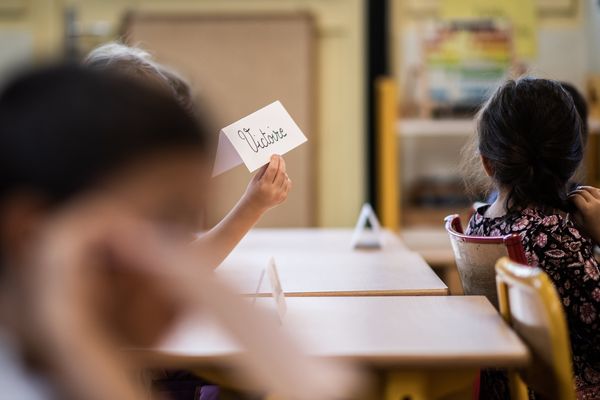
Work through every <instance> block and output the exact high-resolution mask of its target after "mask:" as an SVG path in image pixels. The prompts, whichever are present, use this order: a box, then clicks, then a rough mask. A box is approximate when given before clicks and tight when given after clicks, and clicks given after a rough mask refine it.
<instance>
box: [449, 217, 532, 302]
mask: <svg viewBox="0 0 600 400" xmlns="http://www.w3.org/2000/svg"><path fill="white" fill-rule="evenodd" d="M445 222H446V231H447V232H448V236H449V237H450V242H451V243H452V250H453V251H454V259H455V261H456V267H457V269H458V274H459V276H460V281H461V283H462V286H463V290H464V293H465V294H466V295H479V296H485V297H487V298H488V300H489V301H490V302H491V303H492V304H493V305H494V307H496V309H497V308H498V295H497V293H496V273H495V272H494V265H495V264H496V261H498V259H499V258H500V257H504V256H508V257H510V258H511V259H512V260H514V261H517V262H520V263H523V264H526V263H527V258H526V257H525V252H524V250H523V245H522V244H521V238H520V237H519V235H517V234H512V235H507V236H499V237H483V236H468V235H465V234H464V233H463V228H462V224H461V223H460V216H458V215H456V214H455V215H449V216H448V217H446V219H445Z"/></svg>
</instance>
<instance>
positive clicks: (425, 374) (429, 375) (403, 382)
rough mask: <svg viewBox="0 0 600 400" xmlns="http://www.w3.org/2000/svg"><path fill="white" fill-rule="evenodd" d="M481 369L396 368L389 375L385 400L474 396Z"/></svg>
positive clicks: (469, 397) (430, 399)
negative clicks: (412, 369)
mask: <svg viewBox="0 0 600 400" xmlns="http://www.w3.org/2000/svg"><path fill="white" fill-rule="evenodd" d="M477 373H478V370H474V369H465V370H452V371H442V370H440V371H396V372H390V373H388V374H387V379H386V387H385V397H384V398H385V400H458V399H460V400H463V399H472V396H473V383H474V382H475V380H476V378H477V376H478V374H477Z"/></svg>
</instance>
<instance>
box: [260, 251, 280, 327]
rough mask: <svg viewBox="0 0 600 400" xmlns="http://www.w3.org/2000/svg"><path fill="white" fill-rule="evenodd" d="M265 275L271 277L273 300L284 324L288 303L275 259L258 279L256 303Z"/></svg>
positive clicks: (272, 259)
mask: <svg viewBox="0 0 600 400" xmlns="http://www.w3.org/2000/svg"><path fill="white" fill-rule="evenodd" d="M265 274H266V275H268V276H269V283H270V284H271V293H272V295H273V300H274V301H275V307H276V308H277V315H278V317H279V322H281V323H282V324H283V317H285V314H286V312H287V303H286V302H285V294H284V292H283V286H281V280H280V279H279V272H278V271H277V265H276V263H275V259H274V258H273V257H271V258H270V259H269V263H268V264H267V267H266V268H265V269H263V270H262V271H261V273H260V277H259V278H258V284H257V285H256V293H255V294H254V302H256V299H257V298H258V296H259V294H260V289H261V288H262V284H263V280H264V277H265Z"/></svg>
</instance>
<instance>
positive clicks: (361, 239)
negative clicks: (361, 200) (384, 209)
mask: <svg viewBox="0 0 600 400" xmlns="http://www.w3.org/2000/svg"><path fill="white" fill-rule="evenodd" d="M367 223H369V225H370V226H371V229H368V228H367ZM352 247H353V248H355V249H380V248H381V247H383V243H382V240H381V224H380V223H379V220H378V219H377V216H376V215H375V211H374V210H373V207H371V205H370V204H369V203H365V204H364V205H363V206H362V209H361V210H360V215H359V216H358V221H356V227H355V228H354V234H353V235H352Z"/></svg>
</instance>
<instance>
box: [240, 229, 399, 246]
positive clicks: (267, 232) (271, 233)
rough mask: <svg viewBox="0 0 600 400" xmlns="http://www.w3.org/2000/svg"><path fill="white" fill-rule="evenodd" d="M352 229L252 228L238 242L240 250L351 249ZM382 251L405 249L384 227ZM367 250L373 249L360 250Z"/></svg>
mask: <svg viewBox="0 0 600 400" xmlns="http://www.w3.org/2000/svg"><path fill="white" fill-rule="evenodd" d="M353 234H354V230H353V229H349V228H285V229H266V228H255V229H252V230H251V231H250V232H248V234H247V235H246V237H244V239H242V241H241V242H240V244H239V245H238V247H237V248H238V249H240V250H256V249H263V248H265V247H268V248H277V249H280V250H289V249H292V250H302V249H308V248H310V249H311V250H312V251H313V252H316V251H318V252H352V251H354V250H353V249H352V235H353ZM381 240H382V242H383V250H385V251H387V250H408V248H407V247H406V246H405V245H404V243H403V242H402V240H401V239H400V237H399V236H398V235H396V234H394V233H393V232H391V231H389V230H386V229H383V230H382V232H381ZM360 251H362V252H370V251H373V250H360Z"/></svg>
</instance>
